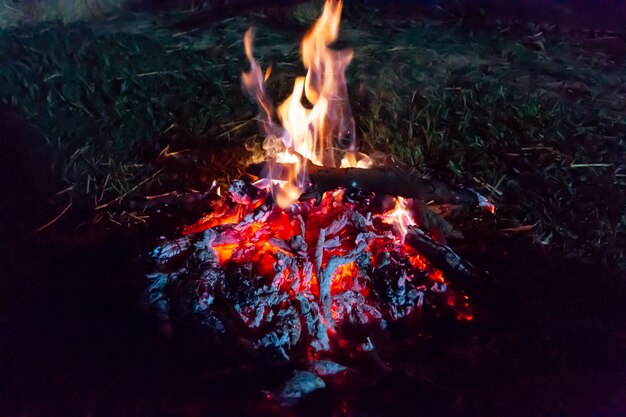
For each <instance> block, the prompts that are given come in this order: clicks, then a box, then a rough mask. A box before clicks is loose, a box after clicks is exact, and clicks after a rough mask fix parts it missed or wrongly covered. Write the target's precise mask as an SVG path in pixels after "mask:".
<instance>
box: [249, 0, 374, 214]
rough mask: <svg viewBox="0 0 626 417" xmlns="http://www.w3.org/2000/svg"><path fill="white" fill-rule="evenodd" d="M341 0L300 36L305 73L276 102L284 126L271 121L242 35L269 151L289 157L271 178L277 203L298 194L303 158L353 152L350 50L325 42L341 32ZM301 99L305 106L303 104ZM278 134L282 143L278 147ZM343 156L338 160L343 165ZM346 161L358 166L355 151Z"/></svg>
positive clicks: (332, 1)
mask: <svg viewBox="0 0 626 417" xmlns="http://www.w3.org/2000/svg"><path fill="white" fill-rule="evenodd" d="M342 6H343V3H342V1H337V0H327V1H326V4H325V5H324V11H323V13H322V15H321V16H320V18H319V19H318V20H317V22H316V23H315V25H314V26H313V27H312V28H311V30H309V32H308V33H307V34H306V35H305V36H304V38H303V40H302V45H301V52H302V62H303V64H304V66H305V68H306V69H307V74H306V76H304V77H298V78H296V80H295V82H294V88H293V92H292V94H291V95H290V96H289V97H288V98H287V99H286V100H285V101H284V102H283V103H281V104H280V106H278V109H277V113H278V116H279V118H280V121H281V124H282V127H279V126H277V125H275V124H274V123H273V121H272V120H273V114H274V110H273V105H272V102H271V100H270V99H269V97H268V95H267V94H266V91H265V90H266V89H265V77H264V75H263V71H262V70H261V67H260V66H259V65H258V63H257V62H256V61H255V59H254V57H253V55H252V32H251V31H250V30H249V31H248V32H246V35H245V37H244V46H245V50H246V56H247V57H248V61H249V62H250V71H249V72H247V73H244V74H243V75H242V83H243V86H244V88H245V89H246V90H247V91H248V92H249V93H250V94H251V95H252V96H254V97H255V98H256V100H257V101H258V103H259V105H260V106H261V108H262V109H263V112H264V118H263V120H264V127H265V133H266V135H267V139H266V145H267V146H266V149H267V150H268V153H269V155H268V156H270V157H271V158H272V159H274V160H275V161H276V162H277V163H289V167H290V168H289V169H290V171H289V173H288V179H287V181H284V180H283V181H280V182H277V181H271V180H272V178H269V179H270V183H271V184H272V187H271V189H272V192H273V193H274V194H275V200H276V202H277V204H278V205H279V206H280V207H286V206H288V205H290V204H291V203H293V202H295V201H296V200H297V199H298V197H300V195H301V194H302V188H303V185H304V182H305V180H306V172H305V169H306V164H304V163H303V158H305V159H308V160H310V161H311V162H312V163H313V164H316V165H325V166H336V163H335V153H336V152H337V149H338V147H342V148H343V149H344V153H345V154H346V155H350V154H354V153H355V152H356V140H355V136H354V120H353V118H352V112H351V110H350V104H349V101H348V92H347V87H346V77H345V70H346V67H347V66H348V64H349V63H350V61H351V60H352V50H349V49H347V50H342V51H336V50H332V49H330V48H329V47H328V46H329V45H330V44H331V43H332V42H334V41H335V40H337V37H338V35H339V21H340V19H341V9H342ZM266 74H267V73H266ZM304 99H306V101H307V102H308V105H307V106H305V105H304V104H302V101H303V100H304ZM277 138H278V139H280V142H281V145H282V146H280V147H279V149H278V150H277V149H276V146H275V142H276V139H277ZM345 160H346V158H345V157H344V161H345ZM361 160H362V161H364V160H365V159H364V158H361ZM344 161H342V165H343V166H346V162H344ZM348 161H354V162H353V164H351V165H348V166H357V161H356V157H353V158H351V159H350V158H349V159H348ZM365 166H367V162H363V163H361V167H365Z"/></svg>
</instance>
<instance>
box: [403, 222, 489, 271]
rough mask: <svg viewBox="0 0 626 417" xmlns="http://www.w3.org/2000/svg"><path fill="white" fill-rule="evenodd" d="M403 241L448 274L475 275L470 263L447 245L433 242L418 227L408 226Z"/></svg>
mask: <svg viewBox="0 0 626 417" xmlns="http://www.w3.org/2000/svg"><path fill="white" fill-rule="evenodd" d="M404 242H405V243H406V244H407V245H409V246H410V247H412V248H413V249H415V250H416V251H418V252H419V253H420V254H422V255H423V256H424V257H425V258H426V259H428V261H429V262H430V263H431V264H432V265H433V266H434V267H435V268H438V269H440V270H441V271H442V272H443V273H444V274H446V275H448V276H456V277H461V278H467V277H476V276H477V273H476V269H475V268H474V266H473V265H472V264H470V263H469V262H467V261H465V260H463V259H462V258H461V257H460V256H459V255H457V254H456V253H455V252H454V251H453V250H452V249H451V248H450V247H449V246H446V245H443V244H441V243H437V242H435V241H434V240H433V239H432V238H430V237H429V236H428V235H427V234H426V233H424V232H423V231H422V230H421V229H420V228H418V227H413V226H409V230H408V232H407V234H406V237H405V240H404Z"/></svg>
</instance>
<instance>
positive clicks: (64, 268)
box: [0, 4, 626, 416]
mask: <svg viewBox="0 0 626 417" xmlns="http://www.w3.org/2000/svg"><path fill="white" fill-rule="evenodd" d="M318 10H319V8H318V7H317V6H316V5H310V4H303V5H300V6H297V7H294V8H291V9H289V8H287V9H285V8H280V9H265V10H261V11H253V12H246V13H242V14H241V15H234V16H227V17H225V16H217V17H216V16H211V15H210V14H209V15H207V14H198V12H191V11H170V12H168V13H163V14H155V13H149V14H148V13H144V12H140V11H135V12H133V13H131V12H128V11H124V12H123V13H121V12H120V13H115V14H113V15H110V16H107V17H106V18H98V19H92V20H90V21H83V20H79V21H75V22H73V23H67V24H63V23H60V22H42V23H33V24H29V25H24V26H18V27H7V28H5V29H2V34H1V36H0V57H2V58H0V59H1V61H0V62H1V64H0V83H1V84H2V85H3V88H2V90H1V91H0V103H1V104H2V106H3V107H2V116H1V117H0V127H1V129H0V132H1V134H0V140H2V142H3V143H2V145H3V153H2V155H1V159H0V160H1V161H2V164H1V166H2V168H1V169H2V176H1V177H0V181H2V189H3V192H4V193H5V196H6V198H5V200H6V203H5V204H4V207H3V210H2V217H1V218H0V221H1V222H2V223H1V224H2V226H3V227H2V229H3V236H2V238H1V240H0V244H1V245H2V246H1V249H2V250H1V252H2V253H3V254H4V255H5V257H6V260H5V261H4V262H3V265H5V268H6V270H7V271H8V274H7V275H6V277H5V278H4V279H3V280H2V281H1V284H0V285H1V286H0V289H2V291H0V306H4V307H1V308H0V314H1V316H0V317H1V322H0V323H1V326H2V329H3V330H2V333H1V334H2V338H3V339H4V341H5V342H6V343H3V345H4V346H3V348H2V349H3V351H2V353H3V355H2V357H3V358H4V359H3V362H2V363H1V366H2V368H0V369H2V370H3V371H5V372H3V375H8V376H9V378H10V379H9V381H10V383H9V387H10V389H9V390H7V391H5V394H4V395H7V398H5V401H7V402H3V403H4V404H5V405H6V406H5V407H3V409H5V410H9V411H8V412H7V413H11V412H16V411H19V412H20V413H22V414H23V413H24V412H26V411H25V410H31V412H33V413H35V414H40V413H43V412H44V411H45V410H47V409H52V408H55V409H56V408H58V409H59V410H64V409H71V410H73V411H76V412H78V413H82V414H88V413H96V414H97V415H101V414H105V413H108V412H112V413H118V414H125V413H127V412H128V410H130V409H144V408H146V407H147V405H148V404H153V405H152V406H154V407H156V408H157V409H155V410H154V413H156V414H159V411H163V412H164V413H178V414H180V413H182V412H183V411H184V412H185V413H187V414H190V415H191V414H193V412H194V411H198V412H205V413H206V412H207V410H208V411H213V412H218V413H221V414H226V413H225V412H224V409H227V408H228V407H231V406H232V404H233V403H234V404H237V406H236V407H233V408H232V409H231V412H232V414H239V413H241V414H246V413H247V414H249V413H250V411H249V410H250V408H246V407H252V409H254V407H256V404H258V401H260V400H259V398H257V394H258V391H259V390H258V388H259V387H260V386H267V385H270V386H271V385H272V383H275V381H274V380H273V379H272V378H271V377H267V376H264V375H263V372H262V371H258V370H255V371H251V370H250V369H257V368H258V363H257V362H255V361H259V359H258V358H256V359H254V360H252V359H251V361H252V362H250V363H245V364H237V365H236V366H234V367H235V369H233V365H232V364H233V362H235V359H233V358H234V357H236V355H232V356H231V357H228V355H226V357H224V356H220V355H224V353H223V352H222V353H220V354H218V353H215V355H216V358H220V360H221V359H223V360H224V361H226V363H228V364H230V365H231V366H230V367H228V366H224V367H220V366H217V365H215V363H216V362H219V360H218V359H216V358H210V359H207V358H206V353H205V351H203V350H202V349H200V348H198V347H192V346H193V343H192V342H190V340H193V338H194V337H196V336H197V335H190V334H186V333H185V332H186V331H185V330H177V331H175V332H174V335H173V336H172V335H171V332H169V331H167V330H164V329H162V328H161V327H159V324H158V323H157V322H156V321H155V320H154V318H153V317H151V316H150V315H147V314H146V313H145V312H143V311H141V310H140V308H139V301H138V299H139V295H138V294H140V292H141V288H142V285H145V282H143V281H142V279H141V272H142V268H144V266H143V264H142V259H141V256H138V254H141V253H145V252H146V251H147V248H149V247H150V245H151V244H153V243H154V239H155V237H156V236H157V235H158V234H160V233H165V234H170V235H173V234H175V233H176V231H175V227H176V226H182V225H183V224H185V221H188V220H190V219H187V218H186V217H184V216H189V214H188V213H186V214H184V216H183V214H180V216H181V218H179V219H177V218H176V216H178V215H179V213H169V215H167V216H165V218H162V217H158V218H150V217H148V218H146V217H144V216H142V214H141V213H134V212H129V211H124V210H123V209H122V208H121V207H120V205H119V204H118V203H119V201H120V199H121V198H125V197H129V196H141V195H153V194H158V193H161V192H164V191H171V190H178V191H184V190H189V189H203V188H206V187H208V186H209V185H210V184H211V182H212V181H213V180H217V181H218V182H220V183H221V184H225V183H227V182H228V180H229V179H230V178H232V177H234V176H237V175H238V174H239V173H240V172H241V169H242V168H243V167H244V166H245V164H246V162H247V161H248V160H249V159H250V158H251V157H252V156H254V154H255V152H256V151H258V149H259V143H260V141H261V139H262V138H261V137H260V135H259V128H258V126H257V124H256V120H255V117H256V108H255V106H254V104H253V103H252V102H251V101H250V100H249V99H248V98H247V97H246V96H245V94H244V93H243V92H242V91H241V88H240V75H241V72H242V71H243V70H245V69H246V61H245V56H244V54H243V45H242V36H243V33H244V31H245V30H246V28H247V27H248V26H250V25H254V26H255V27H256V28H257V32H256V42H255V43H256V49H255V55H256V56H257V57H258V58H259V60H260V62H261V64H262V65H263V66H264V67H265V66H268V65H270V64H271V65H272V68H273V69H272V75H271V76H270V78H269V86H270V89H271V91H273V92H274V94H275V97H276V98H277V99H281V98H284V97H285V96H286V95H287V94H289V92H290V86H291V82H292V80H293V77H294V76H296V75H299V74H301V73H302V70H301V64H300V61H299V56H298V45H297V43H296V40H297V39H299V38H300V37H301V35H302V34H303V33H304V31H305V30H306V28H307V27H308V26H309V25H310V23H311V22H312V20H313V19H314V18H315V17H316V15H317V12H318ZM340 43H341V45H339V46H345V45H349V46H350V47H352V48H353V49H354V51H355V56H354V60H353V62H352V64H351V66H350V68H349V70H348V83H349V93H350V99H351V102H352V107H353V112H354V115H355V119H356V125H357V130H358V136H359V137H360V138H361V140H362V148H363V149H364V150H365V151H367V152H373V151H380V152H384V153H387V154H390V155H392V156H393V157H395V158H396V159H398V160H400V161H402V162H404V163H408V164H410V165H413V166H415V167H416V168H418V169H420V170H422V171H423V172H425V173H427V174H429V175H431V176H433V177H435V178H439V179H443V180H445V181H448V182H450V183H458V184H464V185H466V186H470V187H472V188H474V189H476V190H478V191H480V192H482V193H483V194H485V195H488V196H489V198H490V199H492V200H493V201H494V202H495V204H496V206H497V211H496V216H493V217H485V216H483V217H480V218H476V219H473V220H469V221H466V222H465V223H464V224H463V232H464V233H465V234H466V240H465V241H464V242H455V248H456V249H457V250H459V251H460V252H462V253H463V254H464V255H465V256H467V257H468V258H469V259H471V260H472V261H473V262H475V263H477V264H478V265H480V266H481V267H484V268H485V269H487V270H489V271H490V273H491V276H492V278H491V280H490V281H489V282H488V283H486V284H485V285H483V286H482V287H480V288H475V289H473V290H474V293H473V297H474V298H475V299H476V304H477V305H479V306H480V308H479V310H481V311H479V312H478V314H477V318H476V320H475V321H474V322H472V323H471V324H468V325H467V326H465V327H464V326H458V325H456V324H451V323H440V328H436V327H435V328H434V329H429V332H430V334H431V337H432V340H431V341H430V342H428V343H425V342H424V341H423V340H422V339H420V338H416V339H415V340H413V341H412V342H411V343H410V344H409V345H410V346H412V347H411V348H408V347H407V348H406V349H404V350H402V351H393V352H392V351H381V352H380V356H381V357H382V358H383V360H384V361H386V362H388V363H393V364H395V365H396V366H395V368H394V371H393V372H391V373H390V374H384V376H380V375H379V376H377V377H372V381H373V382H371V383H370V384H368V383H365V382H363V381H361V382H363V383H362V384H360V385H358V386H359V391H352V390H350V389H346V388H345V387H344V388H337V390H336V392H335V393H334V394H321V395H322V397H321V398H317V397H316V400H318V399H319V400H320V401H318V402H315V403H316V404H318V405H319V404H321V405H320V407H325V406H327V407H329V409H335V410H336V409H337V403H340V402H341V401H345V402H347V403H348V404H349V406H350V408H351V409H352V410H354V412H355V413H356V414H357V415H389V413H393V412H395V411H397V412H402V413H404V414H407V413H409V410H411V409H416V408H417V407H422V408H423V409H424V410H426V411H430V414H435V413H437V412H439V413H440V414H442V415H476V414H478V413H482V415H503V414H506V415H529V414H535V415H566V416H570V415H572V416H574V415H576V416H577V415H607V416H614V415H622V414H626V410H625V408H624V407H625V405H624V401H623V398H622V397H621V396H620V395H621V393H623V392H624V388H626V381H625V380H624V375H626V372H625V371H626V363H625V362H624V358H625V357H626V323H625V320H624V317H626V314H624V313H626V312H625V311H624V303H623V300H624V297H625V296H626V284H625V281H624V277H623V271H624V269H625V268H626V212H625V210H624V207H625V206H626V190H625V185H626V183H625V181H626V158H625V157H624V155H626V142H625V139H624V138H625V137H626V99H625V98H624V97H625V96H626V76H625V75H624V74H626V71H625V69H626V61H624V58H625V57H626V54H625V52H626V43H625V42H624V39H623V38H621V37H620V36H619V35H618V34H615V33H612V32H598V31H584V30H578V29H571V28H570V29H564V28H559V27H555V26H550V25H539V24H534V23H532V22H521V23H520V22H514V21H510V20H495V19H484V18H481V17H480V15H478V14H467V13H461V12H459V10H458V9H454V10H453V9H450V10H444V11H440V13H439V14H438V15H436V16H433V15H414V16H411V17H410V18H409V17H407V16H399V15H397V14H389V15H386V14H381V13H376V12H375V11H373V10H371V9H365V8H361V7H358V6H354V5H352V6H348V7H347V10H346V12H345V16H344V20H343V22H342V32H341V42H340ZM277 101H278V100H277ZM173 218H174V219H173ZM86 277H87V278H86ZM111 300H115V302H114V304H112V303H111ZM218 351H219V349H218ZM94 357H95V358H98V359H97V360H94ZM7 359H8V360H7ZM147 370H149V371H147ZM361 379H363V380H367V378H366V377H363V378H361ZM217 380H221V381H222V382H221V383H217V382H216V381H217ZM244 380H245V381H248V382H247V383H246V384H244V385H243V388H241V390H240V391H238V390H237V389H236V388H237V387H241V381H244ZM51 385H57V387H56V388H50V389H51V391H50V392H49V390H48V388H44V387H50V386H51ZM217 385H221V387H220V389H217V388H216V386H217ZM340 385H341V384H340V383H337V386H338V387H339V386H340ZM178 386H180V387H178ZM60 387H64V388H65V387H67V390H65V389H64V388H63V389H62V388H60ZM66 391H67V392H66ZM155 392H156V393H157V394H154V393H155ZM219 396H223V397H224V398H226V400H224V401H223V402H219V401H217V400H216V398H218V397H219ZM240 396H241V397H243V398H245V400H241V401H239V397H240ZM9 398H18V401H8V400H9ZM155 398H158V401H154V399H155ZM407 398H408V400H407ZM8 404H11V406H9V405H8ZM154 404H158V405H154ZM400 404H408V405H406V406H405V405H400ZM308 406H311V403H308ZM409 406H410V407H414V408H409ZM10 407H17V409H15V408H10ZM339 408H341V407H339ZM365 409H368V410H370V411H371V413H370V414H367V413H366V412H365V411H364V410H365ZM111 410H113V411H111ZM124 410H126V411H124ZM181 410H182V411H181ZM263 412H264V413H267V414H268V415H272V414H273V413H281V411H278V410H275V409H271V408H268V409H267V410H265V409H264V411H263ZM299 412H302V413H304V414H306V408H302V409H299ZM283 413H284V412H283ZM516 413H517V414H516ZM619 413H621V414H619ZM427 414H428V413H427Z"/></svg>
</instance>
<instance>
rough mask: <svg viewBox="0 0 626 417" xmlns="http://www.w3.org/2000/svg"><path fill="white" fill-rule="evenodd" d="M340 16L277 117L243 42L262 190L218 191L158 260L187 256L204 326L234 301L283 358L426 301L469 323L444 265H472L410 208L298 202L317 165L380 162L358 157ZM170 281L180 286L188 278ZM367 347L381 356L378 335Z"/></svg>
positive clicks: (315, 42)
mask: <svg viewBox="0 0 626 417" xmlns="http://www.w3.org/2000/svg"><path fill="white" fill-rule="evenodd" d="M341 8H342V3H341V2H340V1H339V2H338V1H332V0H328V1H327V2H326V4H325V7H324V12H323V14H322V16H321V17H320V18H319V19H318V21H317V22H316V23H315V25H314V26H313V28H312V29H311V30H310V31H309V32H308V33H307V34H306V35H305V37H304V39H303V41H302V61H303V63H304V66H305V68H306V69H307V74H306V76H304V77H298V78H297V79H296V80H295V83H294V89H293V93H292V94H291V96H290V97H289V98H287V99H286V100H285V101H284V102H283V103H282V104H281V105H280V106H278V108H277V109H276V110H275V109H274V106H273V104H272V100H271V99H270V98H269V96H268V94H267V90H266V87H265V80H266V79H267V77H268V76H270V71H269V70H268V71H266V72H265V73H264V72H263V71H262V70H261V68H260V66H259V65H258V64H257V63H256V61H255V60H254V57H253V55H252V32H251V31H248V32H247V33H246V34H245V37H244V45H245V51H246V55H247V57H248V60H249V62H250V71H249V72H247V73H244V74H243V75H242V82H243V86H244V88H245V89H246V90H247V91H248V92H250V94H251V95H252V96H253V97H254V98H255V99H256V100H257V101H258V103H259V105H260V108H261V110H262V112H263V126H264V130H265V133H266V141H265V148H266V149H267V161H268V163H267V169H266V171H265V172H263V174H262V175H261V177H260V178H259V179H258V181H256V182H254V183H253V186H251V185H250V184H249V182H246V181H243V180H235V181H233V182H232V183H231V185H230V189H229V192H228V193H221V192H220V189H219V188H217V189H216V184H215V183H214V184H213V186H212V189H213V190H215V189H216V190H217V191H216V193H215V194H216V195H215V198H214V199H213V200H212V203H211V207H210V213H209V214H207V215H206V216H205V217H204V218H202V219H200V220H199V221H198V222H197V223H196V224H193V225H191V226H188V227H186V228H185V229H184V231H183V233H184V235H185V237H183V238H180V239H177V240H175V241H172V242H165V243H163V245H161V246H160V247H159V248H157V249H155V251H154V256H155V257H156V258H157V259H158V260H159V261H160V262H161V264H163V265H165V264H168V263H175V262H174V261H173V260H174V259H176V258H177V257H179V256H181V254H183V253H184V254H186V256H187V257H188V259H187V261H186V262H185V264H184V268H185V271H187V273H188V274H189V275H191V276H194V277H197V279H196V281H195V283H194V286H195V288H197V293H198V294H199V297H198V299H197V300H196V301H195V304H194V311H195V312H196V313H197V314H200V315H202V317H204V318H203V320H204V321H207V322H208V321H211V320H216V319H215V317H214V315H212V314H213V313H212V311H213V310H212V309H213V308H214V306H213V300H214V299H221V300H226V301H227V303H226V304H227V305H230V306H232V308H233V309H234V311H235V312H236V313H237V314H238V315H239V318H240V321H241V323H243V324H245V325H246V326H247V327H248V328H249V329H255V331H254V332H252V333H251V334H254V336H255V337H256V339H255V341H254V344H255V345H256V346H273V347H276V348H278V349H280V350H281V351H282V352H283V354H285V356H287V353H286V352H288V351H289V350H291V349H294V348H295V347H296V346H302V347H304V348H305V349H307V350H308V351H309V354H312V352H313V353H315V352H322V351H329V350H330V349H331V346H332V345H336V346H339V347H341V346H342V344H344V345H345V344H346V343H347V342H346V341H345V340H344V339H341V338H338V337H337V335H338V334H339V333H340V330H341V326H342V325H343V324H345V323H351V324H355V325H356V324H358V325H363V324H368V323H378V324H379V325H380V326H381V327H384V326H385V325H386V323H387V322H388V321H390V320H396V319H399V318H402V317H405V316H407V315H409V314H411V313H413V312H414V311H418V310H420V309H421V308H422V306H423V305H424V304H425V303H427V304H428V305H430V306H433V307H434V308H435V309H437V308H438V307H437V306H439V307H441V308H448V309H449V308H453V310H454V311H455V314H456V316H457V317H458V319H459V320H471V318H472V314H471V312H469V311H468V308H469V303H468V302H467V299H466V297H465V296H462V295H459V294H453V293H451V292H450V291H449V290H448V286H447V282H446V278H445V277H444V275H443V273H442V271H441V270H440V269H438V268H437V267H435V266H436V265H439V264H440V263H441V262H443V263H441V264H442V265H446V264H445V262H448V261H450V260H452V261H454V262H453V264H452V268H455V269H456V270H458V271H461V272H462V271H464V269H463V268H466V265H465V264H463V263H462V262H461V261H460V259H458V260H457V259H456V258H454V256H452V255H455V254H454V253H453V252H451V249H449V248H447V247H446V246H443V245H439V244H437V243H436V242H434V241H432V240H431V239H430V238H429V237H428V236H427V235H426V234H425V233H424V232H422V231H421V230H419V229H417V226H418V225H417V223H416V221H415V219H414V218H413V214H412V210H411V209H412V204H413V200H411V199H405V198H402V197H389V196H385V195H374V194H373V193H367V192H365V190H356V189H355V188H354V187H356V186H355V185H351V187H353V188H346V189H335V190H333V191H329V192H325V193H323V194H321V195H318V196H317V198H316V199H315V200H312V199H309V200H308V201H299V200H300V199H301V198H302V197H303V193H306V192H308V191H309V190H308V189H307V184H308V182H309V179H308V178H307V172H306V167H307V165H308V164H314V165H316V166H328V167H336V166H337V165H338V164H336V161H341V162H340V166H341V167H344V168H345V167H352V168H363V169H367V168H370V167H372V165H373V161H372V159H371V158H369V157H368V156H366V155H363V154H361V153H359V152H358V151H357V142H356V138H355V135H354V121H353V119H352V115H351V111H350V106H349V103H348V97H347V90H346V80H345V75H344V72H345V69H346V66H347V65H348V64H349V63H350V60H351V59H352V52H351V51H350V50H344V51H335V50H332V49H330V48H329V47H328V45H329V44H330V43H332V42H333V41H335V40H336V39H337V37H338V34H339V20H340V15H341ZM303 100H306V101H308V103H309V104H310V106H311V107H310V108H308V107H305V106H304V105H303V104H302V101H303ZM275 116H277V117H278V118H279V119H280V121H281V125H278V124H276V123H275V121H274V119H275ZM309 170H310V172H311V176H313V168H309ZM373 170H374V169H373V168H372V169H369V170H367V171H361V170H356V171H358V172H360V173H370V172H372V171H373ZM285 171H287V175H285ZM343 171H347V170H343ZM343 171H342V172H343ZM222 194H223V195H222ZM390 199H391V201H392V205H390V204H389V200H390ZM483 200H484V201H482V200H479V202H480V203H481V204H483V205H484V206H485V207H488V208H491V207H492V206H487V205H488V204H490V203H489V202H488V201H487V200H486V199H484V198H483ZM391 207H393V208H391ZM405 238H406V239H405ZM415 242H417V243H418V244H416V243H415ZM418 246H419V249H418ZM451 254H452V255H451ZM440 255H441V256H440ZM427 258H428V259H427ZM433 259H434V260H433ZM429 260H430V261H429ZM438 262H439V263H438ZM171 269H172V268H170V271H171ZM164 270H167V268H165V267H164ZM446 271H448V270H446ZM163 274H170V275H167V276H169V277H171V276H172V275H175V276H176V277H178V274H180V271H179V270H176V271H175V272H163ZM153 276H159V275H158V274H157V275H153ZM155 282H160V281H158V280H157V281H155ZM457 299H458V300H460V301H459V302H457V301H456V300H457ZM223 304H224V303H222V305H223ZM437 311H439V310H437ZM437 314H439V313H437ZM359 343H360V345H359V346H361V349H363V350H365V349H370V350H371V349H373V345H372V341H371V340H370V338H369V337H367V338H366V340H362V341H359Z"/></svg>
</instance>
